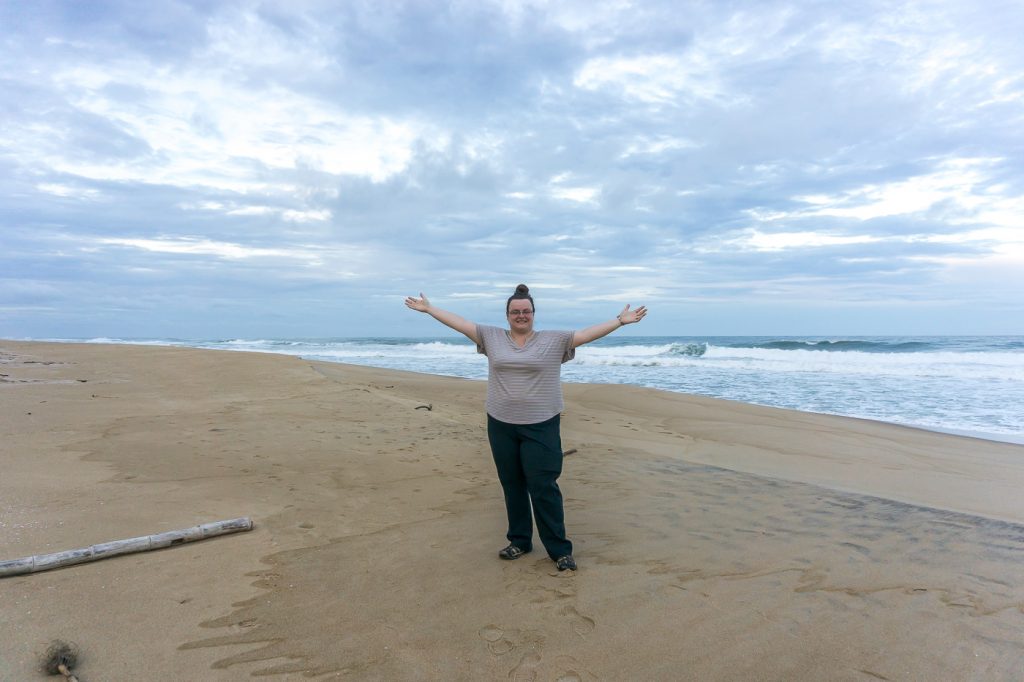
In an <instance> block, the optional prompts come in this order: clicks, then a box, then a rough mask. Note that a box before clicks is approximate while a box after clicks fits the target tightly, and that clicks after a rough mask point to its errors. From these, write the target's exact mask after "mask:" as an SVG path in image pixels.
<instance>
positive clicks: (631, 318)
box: [618, 303, 647, 325]
mask: <svg viewBox="0 0 1024 682" xmlns="http://www.w3.org/2000/svg"><path fill="white" fill-rule="evenodd" d="M646 314H647V306H644V305H642V306H640V307H639V308H637V309H636V310H630V309H629V304H628V303H627V304H626V307H625V308H623V309H622V312H621V313H619V314H618V318H619V322H620V323H622V324H623V325H626V324H633V323H634V322H639V321H640V320H642V319H644V315H646Z"/></svg>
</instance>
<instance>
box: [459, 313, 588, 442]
mask: <svg viewBox="0 0 1024 682" xmlns="http://www.w3.org/2000/svg"><path fill="white" fill-rule="evenodd" d="M476 337H477V338H478V339H479V340H480V342H479V343H478V344H477V347H476V351H477V352H478V353H483V354H484V355H486V356H487V405H486V408H487V414H489V415H491V416H492V417H494V418H495V419H497V420H499V421H503V422H506V423H508V424H537V423H539V422H543V421H547V420H548V419H551V418H552V417H554V416H555V415H556V414H559V413H560V412H561V411H562V408H563V407H564V403H563V402H562V377H561V364H562V363H563V362H568V361H569V360H572V359H573V358H574V357H575V356H576V349H575V348H573V347H572V332H567V331H541V332H534V333H533V336H531V337H530V339H529V340H528V341H527V342H526V345H524V346H523V347H522V348H520V347H519V346H517V345H516V344H515V342H514V341H512V337H511V336H510V335H509V332H508V330H507V329H502V328H501V327H489V326H486V325H482V324H478V325H477V326H476Z"/></svg>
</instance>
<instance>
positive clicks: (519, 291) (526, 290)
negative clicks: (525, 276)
mask: <svg viewBox="0 0 1024 682" xmlns="http://www.w3.org/2000/svg"><path fill="white" fill-rule="evenodd" d="M529 295H530V287H528V286H526V285H525V284H520V285H519V286H517V287H516V296H529Z"/></svg>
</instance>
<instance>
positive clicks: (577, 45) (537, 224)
mask: <svg viewBox="0 0 1024 682" xmlns="http://www.w3.org/2000/svg"><path fill="white" fill-rule="evenodd" d="M1022 35H1024V8H1022V5H1021V4H1020V3H1019V2H1015V1H1014V2H1005V3H1003V2H985V3H978V2H976V0H963V1H961V2H952V1H951V2H893V1H891V0H887V1H886V2H854V3H836V2H816V1H813V2H812V1H807V2H771V1H767V2H766V1H764V0H757V1H756V2H753V1H752V2H712V1H708V2H686V3H681V2H678V1H673V2H663V3H662V2H632V3H631V2H626V1H620V2H603V3H601V2H594V1H593V0H586V1H585V2H578V3H573V2H557V3H556V2H550V3H549V2H523V3H519V2H511V1H506V2H490V3H488V2H480V1H479V0H473V1H472V2H452V3H442V2H412V3H398V2H330V3H328V2H324V3H317V2H287V3H285V2H280V3H263V4H259V3H253V2H237V3H235V2H224V3H205V2H204V3H200V2H194V3H193V2H153V3H143V4H139V3H136V2H130V1H125V2H97V1H90V2H87V3H85V2H72V1H70V0H69V1H67V2H45V1H39V2H21V1H18V0H2V1H0V60H2V66H3V68H2V69H0V113H2V119H0V335H3V336H8V337H10V336H17V337H25V336H32V337H92V336H131V337H162V336H173V337H179V338H235V337H248V338H254V337H280V336H370V335H412V336H420V335H434V334H438V333H442V331H443V328H441V327H440V326H439V325H437V324H436V323H433V322H432V321H431V320H429V319H428V318H426V317H425V316H421V315H417V314H416V313H413V312H411V311H408V310H406V309H405V307H404V306H403V305H402V298H403V297H404V296H405V295H408V294H416V293H418V292H420V291H424V292H426V293H427V294H428V295H430V296H431V298H432V300H433V301H434V302H435V303H437V304H439V305H441V306H443V307H446V308H449V309H453V310H455V311H457V312H460V313H462V314H463V315H465V316H467V317H470V318H471V319H476V320H479V321H481V322H489V323H496V324H503V320H504V316H503V314H502V313H503V308H504V300H505V297H506V296H507V295H508V293H510V292H511V289H512V288H513V287H514V286H515V285H516V284H517V283H518V282H526V283H528V284H529V285H530V286H531V288H532V289H533V290H534V291H535V294H536V296H537V305H538V309H539V316H538V326H541V327H573V326H577V325H584V324H588V323H592V322H597V321H600V320H604V319H610V318H611V317H612V316H614V315H615V314H616V313H617V312H618V311H619V310H620V309H621V306H622V305H623V304H624V303H626V302H629V303H632V304H634V305H637V304H640V303H645V304H647V305H648V306H649V307H650V308H651V314H650V315H649V316H648V320H647V321H645V322H644V324H643V325H641V327H637V328H635V329H631V330H630V331H634V332H635V333H646V334H814V333H817V334H825V335H838V334H887V333H892V334H901V333H902V334H916V333H937V334H972V333H1016V334H1020V333H1024V300H1022V294H1021V292H1022V291H1024V41H1022V40H1021V38H1020V36H1022Z"/></svg>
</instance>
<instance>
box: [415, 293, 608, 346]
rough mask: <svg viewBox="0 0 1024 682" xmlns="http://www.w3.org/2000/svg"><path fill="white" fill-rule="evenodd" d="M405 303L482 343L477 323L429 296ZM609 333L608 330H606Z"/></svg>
mask: <svg viewBox="0 0 1024 682" xmlns="http://www.w3.org/2000/svg"><path fill="white" fill-rule="evenodd" d="M405 305H406V307H407V308H412V309H413V310H415V311H417V312H421V313H426V314H427V315H430V316H431V317H432V318H434V319H435V320H437V321H438V322H440V323H441V324H443V325H445V326H447V327H451V328H452V329H454V330H455V331H457V332H459V333H460V334H465V335H466V336H468V337H469V340H470V341H472V342H473V343H475V344H478V345H479V343H480V339H478V338H477V336H476V323H475V322H470V321H469V320H467V319H465V318H462V317H459V316H458V315H456V314H455V313H450V312H448V311H447V310H441V309H440V308H438V307H436V306H433V305H431V304H430V301H428V300H427V297H426V296H424V295H423V292H422V291H421V292H420V297H419V298H416V297H415V296H408V297H406V299H405ZM605 333H607V332H605Z"/></svg>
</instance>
